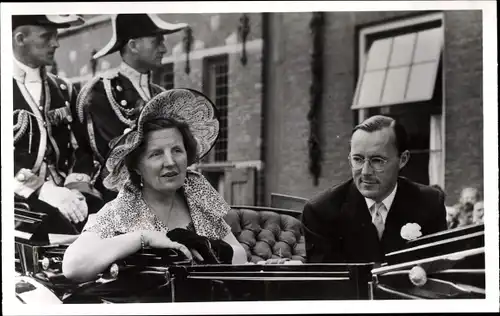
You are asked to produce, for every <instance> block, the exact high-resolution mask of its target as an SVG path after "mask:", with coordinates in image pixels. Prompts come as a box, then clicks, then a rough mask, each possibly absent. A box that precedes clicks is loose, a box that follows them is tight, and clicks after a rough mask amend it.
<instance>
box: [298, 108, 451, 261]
mask: <svg viewBox="0 0 500 316" xmlns="http://www.w3.org/2000/svg"><path fill="white" fill-rule="evenodd" d="M406 138H407V136H406V132H405V129H404V127H403V126H402V125H400V124H398V123H397V122H396V121H395V120H393V119H392V118H389V117H386V116H381V115H377V116H373V117H370V118H368V119H367V120H365V121H364V122H362V123H361V124H359V125H358V126H356V127H355V128H354V130H353V133H352V136H351V151H350V154H349V162H350V166H351V169H352V178H351V179H350V180H348V181H346V182H344V183H342V184H339V185H337V186H335V187H333V188H330V189H328V190H326V191H324V192H322V193H321V194H319V195H318V196H316V197H315V198H313V199H311V200H310V201H309V202H308V203H307V204H306V205H305V206H304V210H303V214H302V222H303V225H304V231H305V240H306V254H307V262H310V263H313V262H314V263H326V262H349V263H355V262H383V261H384V256H385V254H387V253H389V252H392V251H395V250H398V249H401V248H403V247H404V246H405V244H406V242H407V240H411V239H414V238H416V237H419V236H420V235H428V234H432V233H435V232H438V231H441V230H445V229H446V210H445V205H444V195H443V194H442V192H439V191H438V190H436V189H434V188H431V187H429V186H425V185H421V184H417V183H415V182H412V181H410V180H409V179H406V178H404V177H401V176H399V171H400V170H401V169H402V168H403V167H404V166H405V165H406V164H407V162H408V160H409V158H410V155H409V151H408V150H407V142H406Z"/></svg>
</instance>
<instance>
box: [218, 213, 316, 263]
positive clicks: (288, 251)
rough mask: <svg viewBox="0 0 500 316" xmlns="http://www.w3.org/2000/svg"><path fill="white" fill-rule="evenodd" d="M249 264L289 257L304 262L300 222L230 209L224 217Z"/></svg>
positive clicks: (293, 218) (303, 243) (275, 214)
mask: <svg viewBox="0 0 500 316" xmlns="http://www.w3.org/2000/svg"><path fill="white" fill-rule="evenodd" d="M225 220H226V222H227V223H228V224H229V226H230V227H231V230H232V232H233V234H234V235H235V236H236V239H238V241H239V242H240V243H241V245H242V246H243V248H244V249H245V251H246V253H247V259H248V261H251V262H255V263H257V262H259V261H263V260H268V259H279V258H288V259H291V260H299V261H302V262H305V258H306V250H305V240H304V235H303V233H302V224H301V222H300V221H299V220H298V219H297V218H295V217H293V216H291V215H287V214H280V213H278V212H274V211H267V210H258V211H256V210H252V209H247V208H241V209H236V208H232V209H231V210H230V211H229V212H228V214H227V215H226V217H225Z"/></svg>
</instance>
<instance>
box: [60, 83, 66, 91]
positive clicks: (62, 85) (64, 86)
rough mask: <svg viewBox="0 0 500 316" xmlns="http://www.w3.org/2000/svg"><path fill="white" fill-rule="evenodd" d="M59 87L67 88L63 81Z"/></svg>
mask: <svg viewBox="0 0 500 316" xmlns="http://www.w3.org/2000/svg"><path fill="white" fill-rule="evenodd" d="M59 87H60V88H61V90H66V88H67V87H66V85H65V84H63V83H61V85H60V86H59Z"/></svg>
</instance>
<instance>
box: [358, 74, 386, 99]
mask: <svg viewBox="0 0 500 316" xmlns="http://www.w3.org/2000/svg"><path fill="white" fill-rule="evenodd" d="M384 75H385V71H384V70H382V71H373V72H367V73H365V74H364V76H363V82H362V84H361V89H360V94H359V99H358V104H360V105H373V104H378V103H379V101H380V95H381V92H382V84H383V83H384Z"/></svg>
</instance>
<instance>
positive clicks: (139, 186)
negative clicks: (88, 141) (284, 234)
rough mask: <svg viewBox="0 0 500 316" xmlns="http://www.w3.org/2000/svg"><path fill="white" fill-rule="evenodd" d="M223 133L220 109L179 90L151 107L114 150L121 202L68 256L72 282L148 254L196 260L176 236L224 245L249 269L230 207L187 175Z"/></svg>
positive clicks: (114, 179) (113, 185) (110, 181)
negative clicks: (160, 251) (167, 252)
mask: <svg viewBox="0 0 500 316" xmlns="http://www.w3.org/2000/svg"><path fill="white" fill-rule="evenodd" d="M218 132H219V122H218V120H217V118H216V115H215V107H214V106H213V104H212V102H211V101H210V100H209V99H208V98H206V97H205V96H204V95H203V94H201V93H199V92H197V91H194V90H189V89H173V90H169V91H166V92H163V93H161V94H159V95H157V96H156V97H154V98H153V99H151V100H150V101H149V102H148V103H147V104H146V105H145V107H144V108H143V110H142V111H141V114H140V116H139V118H138V121H137V124H136V126H135V127H134V128H132V129H130V130H127V131H125V133H124V135H123V136H122V137H121V138H119V139H117V140H116V141H115V142H114V144H113V149H112V150H111V152H110V154H109V156H108V158H107V160H106V168H107V169H108V171H109V174H108V176H107V177H106V179H105V180H104V184H105V186H106V187H107V188H108V189H114V190H117V191H119V193H118V196H117V198H116V199H114V200H113V201H110V202H109V203H107V204H106V205H105V206H104V207H103V208H102V209H101V210H100V211H99V212H98V213H97V215H96V218H95V219H93V220H92V221H89V223H87V225H86V227H85V228H84V230H83V233H82V234H81V236H80V237H79V238H78V239H77V240H76V241H75V242H74V243H73V244H72V245H71V246H70V247H69V248H68V249H67V251H66V253H65V256H64V260H63V271H64V274H65V275H66V277H68V278H70V279H75V280H80V281H84V280H89V279H92V278H95V277H96V276H97V275H98V274H99V273H100V272H102V271H103V270H104V269H106V268H107V267H108V266H109V265H110V264H111V263H112V262H114V261H116V260H119V259H121V258H124V257H126V256H128V255H130V254H133V253H135V252H137V251H138V250H140V249H141V248H145V247H151V248H175V249H179V250H181V251H182V252H184V253H185V255H186V256H187V257H188V258H192V255H193V254H194V255H195V256H198V255H199V254H198V253H197V252H195V251H194V252H192V253H191V252H190V251H189V249H187V248H186V247H185V246H184V245H181V244H179V243H176V242H173V241H172V240H170V239H169V238H168V237H167V236H166V233H167V232H168V231H169V230H172V229H174V228H186V229H189V230H191V231H193V232H195V233H196V234H197V235H200V236H204V237H207V238H210V239H216V240H224V241H226V242H227V243H229V244H230V245H231V246H232V248H233V250H234V255H233V263H245V262H246V253H245V250H244V249H243V247H242V246H241V245H240V244H239V242H238V241H237V240H236V238H235V237H234V235H233V234H232V232H231V229H230V227H229V225H228V224H227V223H226V222H225V221H224V216H225V214H226V213H227V212H228V211H229V209H230V207H229V205H228V204H227V203H226V202H225V201H224V199H223V198H222V197H221V196H220V195H219V193H218V192H217V191H216V190H215V189H214V188H213V187H212V186H211V185H210V183H209V182H208V181H207V180H206V179H205V178H204V177H203V175H201V174H200V173H197V172H194V171H191V170H188V169H187V167H188V166H189V165H191V164H193V163H194V162H196V161H198V160H199V159H200V158H201V157H203V156H204V155H205V154H207V153H208V152H209V151H210V149H211V148H212V146H213V144H214V143H215V140H216V139H217V136H218ZM199 259H201V258H199Z"/></svg>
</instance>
